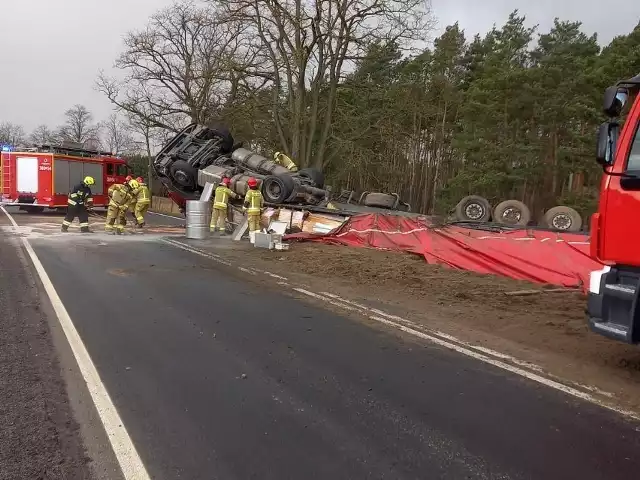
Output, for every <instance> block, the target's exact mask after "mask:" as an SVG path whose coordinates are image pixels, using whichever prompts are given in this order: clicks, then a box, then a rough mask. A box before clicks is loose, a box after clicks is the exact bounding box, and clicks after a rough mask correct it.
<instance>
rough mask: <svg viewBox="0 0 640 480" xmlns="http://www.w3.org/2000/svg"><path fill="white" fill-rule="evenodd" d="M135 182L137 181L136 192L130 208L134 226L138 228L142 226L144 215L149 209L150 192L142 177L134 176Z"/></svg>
mask: <svg viewBox="0 0 640 480" xmlns="http://www.w3.org/2000/svg"><path fill="white" fill-rule="evenodd" d="M136 182H138V188H137V190H138V193H137V194H136V196H135V198H134V199H133V200H132V203H131V206H130V210H131V211H132V213H133V216H134V218H135V219H136V226H137V227H138V228H142V227H144V224H145V222H144V216H145V214H146V213H147V210H149V206H150V205H151V193H150V192H149V187H147V184H146V183H144V178H142V177H138V178H136Z"/></svg>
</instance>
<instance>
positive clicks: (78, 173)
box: [69, 162, 84, 187]
mask: <svg viewBox="0 0 640 480" xmlns="http://www.w3.org/2000/svg"><path fill="white" fill-rule="evenodd" d="M83 179H84V169H83V168H82V162H69V183H70V184H71V187H73V186H74V185H77V184H78V183H80V182H81V181H82V180H83Z"/></svg>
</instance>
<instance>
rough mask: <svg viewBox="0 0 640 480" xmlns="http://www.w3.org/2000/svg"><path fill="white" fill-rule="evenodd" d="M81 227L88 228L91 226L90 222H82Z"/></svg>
mask: <svg viewBox="0 0 640 480" xmlns="http://www.w3.org/2000/svg"><path fill="white" fill-rule="evenodd" d="M80 226H81V227H88V226H89V222H82V223H81V224H80Z"/></svg>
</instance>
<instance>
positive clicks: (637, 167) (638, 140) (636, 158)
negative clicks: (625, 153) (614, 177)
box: [627, 124, 640, 172]
mask: <svg viewBox="0 0 640 480" xmlns="http://www.w3.org/2000/svg"><path fill="white" fill-rule="evenodd" d="M639 132H640V124H639V125H637V126H636V133H635V135H634V137H633V142H632V143H631V150H630V151H629V160H628V161H627V171H633V172H638V171H640V133H639Z"/></svg>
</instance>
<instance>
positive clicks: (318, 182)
mask: <svg viewBox="0 0 640 480" xmlns="http://www.w3.org/2000/svg"><path fill="white" fill-rule="evenodd" d="M298 176H300V177H303V178H308V179H309V180H311V181H312V182H313V183H314V186H316V187H317V188H324V174H323V173H322V172H321V171H320V170H318V169H317V168H303V169H302V170H300V171H299V172H298Z"/></svg>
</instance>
